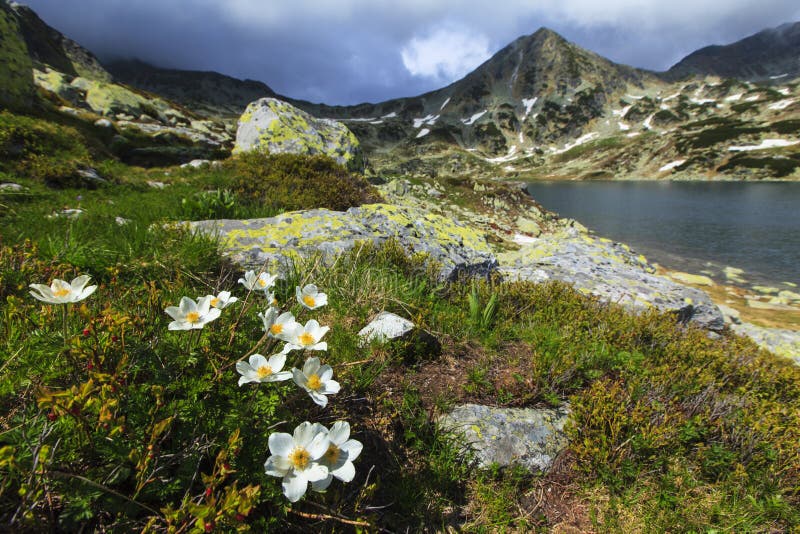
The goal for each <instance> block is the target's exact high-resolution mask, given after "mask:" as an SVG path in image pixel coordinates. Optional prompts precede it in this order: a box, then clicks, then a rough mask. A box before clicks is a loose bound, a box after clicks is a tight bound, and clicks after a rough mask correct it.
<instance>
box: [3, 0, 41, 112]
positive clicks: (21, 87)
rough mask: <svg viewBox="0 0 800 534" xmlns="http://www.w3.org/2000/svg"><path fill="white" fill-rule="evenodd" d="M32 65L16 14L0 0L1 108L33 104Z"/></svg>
mask: <svg viewBox="0 0 800 534" xmlns="http://www.w3.org/2000/svg"><path fill="white" fill-rule="evenodd" d="M31 67H32V65H31V60H30V57H29V55H28V48H27V46H26V45H25V40H24V39H23V36H22V33H21V32H20V25H19V20H18V18H17V15H16V14H15V13H14V11H13V10H12V9H11V7H10V6H9V5H8V4H7V3H6V2H5V0H0V107H8V108H12V109H24V108H27V107H29V106H30V105H31V104H32V102H33V94H34V86H33V77H32V76H31Z"/></svg>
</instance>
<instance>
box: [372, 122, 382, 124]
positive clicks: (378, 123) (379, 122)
mask: <svg viewBox="0 0 800 534" xmlns="http://www.w3.org/2000/svg"><path fill="white" fill-rule="evenodd" d="M370 124H383V121H371V122H370Z"/></svg>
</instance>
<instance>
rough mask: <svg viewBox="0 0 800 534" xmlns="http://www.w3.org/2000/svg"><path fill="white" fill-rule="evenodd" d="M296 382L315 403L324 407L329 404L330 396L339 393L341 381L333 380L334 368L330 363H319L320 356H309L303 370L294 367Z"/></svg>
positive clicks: (293, 375)
mask: <svg viewBox="0 0 800 534" xmlns="http://www.w3.org/2000/svg"><path fill="white" fill-rule="evenodd" d="M292 378H293V379H294V383H295V384H297V385H298V386H300V387H301V388H303V389H304V390H306V391H307V392H308V394H309V396H310V397H311V400H313V401H314V402H315V403H317V404H319V405H320V406H322V407H323V408H324V407H325V406H327V405H328V397H326V396H325V395H333V394H334V393H339V387H340V386H339V382H337V381H336V380H332V378H333V369H331V366H330V365H322V366H320V364H319V358H309V359H307V360H306V363H305V365H303V370H302V371H301V370H300V369H296V368H295V369H292Z"/></svg>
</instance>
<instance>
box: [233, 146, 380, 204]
mask: <svg viewBox="0 0 800 534" xmlns="http://www.w3.org/2000/svg"><path fill="white" fill-rule="evenodd" d="M226 167H227V169H229V170H230V172H231V174H232V175H233V178H232V186H233V191H234V193H236V195H237V196H238V197H239V198H240V199H241V200H242V201H243V202H245V203H249V204H259V205H262V206H264V207H267V208H272V209H274V210H276V211H292V210H301V209H311V208H329V209H332V210H346V209H347V208H351V207H354V206H360V205H361V204H368V203H371V202H379V201H380V200H381V198H380V195H378V193H377V191H375V189H374V188H373V187H372V186H370V185H369V184H368V183H367V182H366V181H365V180H364V179H362V178H360V177H357V176H355V175H352V174H350V173H348V172H347V170H346V169H345V168H344V167H342V166H341V165H338V164H337V163H336V162H335V161H334V160H333V159H331V158H329V157H327V156H321V155H318V156H310V157H309V156H303V155H298V154H277V155H267V154H262V153H259V152H248V153H245V154H241V155H239V156H238V157H236V158H233V159H231V160H229V161H228V162H227V163H226Z"/></svg>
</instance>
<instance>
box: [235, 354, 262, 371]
mask: <svg viewBox="0 0 800 534" xmlns="http://www.w3.org/2000/svg"><path fill="white" fill-rule="evenodd" d="M247 361H248V362H250V367H251V368H252V369H253V370H258V368H259V367H263V366H265V365H269V362H268V361H267V359H266V358H265V357H263V356H262V355H261V354H253V355H252V356H250V358H249V359H248V360H247ZM239 363H241V362H239ZM236 367H237V368H238V367H239V364H236Z"/></svg>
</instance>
